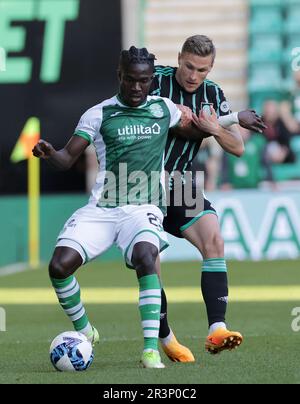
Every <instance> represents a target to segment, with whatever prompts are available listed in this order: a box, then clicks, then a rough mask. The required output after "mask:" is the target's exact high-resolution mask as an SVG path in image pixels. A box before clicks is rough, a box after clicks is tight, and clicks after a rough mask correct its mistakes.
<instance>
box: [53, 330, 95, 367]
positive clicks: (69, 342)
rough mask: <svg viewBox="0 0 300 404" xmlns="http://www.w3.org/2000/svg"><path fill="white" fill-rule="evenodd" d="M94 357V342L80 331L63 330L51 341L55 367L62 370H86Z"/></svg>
mask: <svg viewBox="0 0 300 404" xmlns="http://www.w3.org/2000/svg"><path fill="white" fill-rule="evenodd" d="M93 359H94V353H93V347H92V344H91V343H90V341H89V340H88V339H87V337H86V336H85V335H83V334H81V333H80V332H76V331H66V332H63V333H61V334H59V335H58V336H57V337H55V338H54V340H53V341H52V342H51V345H50V360H51V363H52V365H53V366H54V367H55V369H56V370H58V371H60V372H73V371H82V370H86V369H87V368H88V367H89V366H90V365H91V364H92V362H93Z"/></svg>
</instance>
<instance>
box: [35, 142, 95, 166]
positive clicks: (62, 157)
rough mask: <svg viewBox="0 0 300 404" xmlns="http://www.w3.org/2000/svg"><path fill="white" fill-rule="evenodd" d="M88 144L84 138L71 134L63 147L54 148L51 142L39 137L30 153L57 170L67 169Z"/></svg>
mask: <svg viewBox="0 0 300 404" xmlns="http://www.w3.org/2000/svg"><path fill="white" fill-rule="evenodd" d="M88 145H89V143H88V141H87V140H85V139H84V138H82V137H80V136H72V137H71V139H70V140H69V141H68V143H67V144H66V145H65V147H64V148H63V149H60V150H55V149H54V147H53V146H52V144H51V143H49V142H46V141H45V140H42V139H41V140H40V141H39V142H38V143H37V144H36V145H35V146H34V148H33V149H32V153H33V155H34V156H35V157H38V158H41V159H43V160H46V161H47V162H48V163H49V164H51V165H52V166H53V167H55V168H57V169H59V170H68V169H69V168H70V167H72V165H73V164H74V163H75V161H76V160H77V159H78V157H79V156H80V155H81V154H82V153H83V152H84V150H85V149H86V148H87V146H88Z"/></svg>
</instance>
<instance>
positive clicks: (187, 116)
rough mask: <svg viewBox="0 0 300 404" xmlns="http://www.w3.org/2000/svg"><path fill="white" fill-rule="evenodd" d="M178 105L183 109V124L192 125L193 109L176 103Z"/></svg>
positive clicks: (183, 125)
mask: <svg viewBox="0 0 300 404" xmlns="http://www.w3.org/2000/svg"><path fill="white" fill-rule="evenodd" d="M176 107H177V108H178V109H180V111H181V118H180V121H181V126H182V127H183V128H185V127H188V126H191V124H192V120H193V112H192V110H191V109H190V108H189V107H187V106H185V105H181V104H176Z"/></svg>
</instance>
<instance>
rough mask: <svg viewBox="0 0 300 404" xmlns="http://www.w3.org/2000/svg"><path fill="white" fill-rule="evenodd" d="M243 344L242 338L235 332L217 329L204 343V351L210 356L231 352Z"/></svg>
mask: <svg viewBox="0 0 300 404" xmlns="http://www.w3.org/2000/svg"><path fill="white" fill-rule="evenodd" d="M242 342H243V336H242V335H241V334H240V333H239V332H236V331H229V330H226V328H221V327H220V328H217V329H216V330H215V331H213V332H212V333H211V334H210V335H208V337H207V338H206V341H205V349H206V350H207V351H208V352H209V353H211V354H218V353H220V352H222V351H224V350H226V349H227V350H228V351H231V350H232V349H235V348H237V347H238V346H239V345H241V343H242Z"/></svg>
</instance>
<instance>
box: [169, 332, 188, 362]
mask: <svg viewBox="0 0 300 404" xmlns="http://www.w3.org/2000/svg"><path fill="white" fill-rule="evenodd" d="M161 346H162V349H163V350H164V352H165V354H166V355H167V357H168V358H169V359H170V360H171V361H173V362H195V358H194V355H193V354H192V352H191V351H190V350H189V348H187V347H186V346H184V345H181V344H179V342H178V341H177V339H176V338H175V336H174V335H173V336H172V339H171V341H170V342H168V343H167V344H163V343H161Z"/></svg>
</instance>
